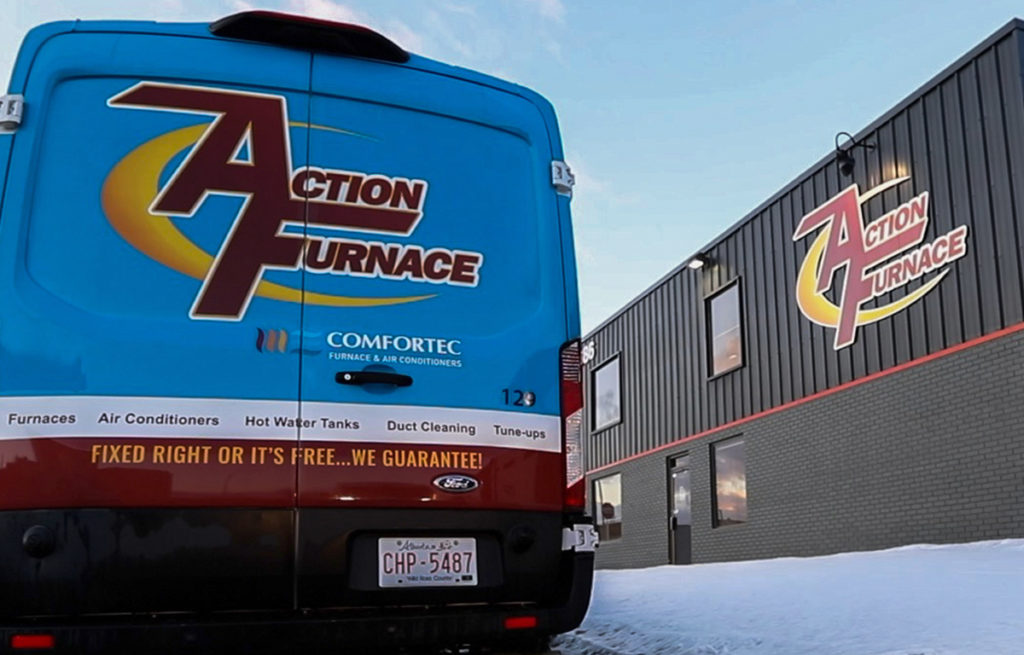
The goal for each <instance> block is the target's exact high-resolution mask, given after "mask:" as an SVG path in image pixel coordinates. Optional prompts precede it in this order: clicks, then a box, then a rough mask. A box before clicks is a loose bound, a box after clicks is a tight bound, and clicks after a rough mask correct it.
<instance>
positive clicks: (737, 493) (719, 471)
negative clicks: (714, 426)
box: [711, 438, 747, 527]
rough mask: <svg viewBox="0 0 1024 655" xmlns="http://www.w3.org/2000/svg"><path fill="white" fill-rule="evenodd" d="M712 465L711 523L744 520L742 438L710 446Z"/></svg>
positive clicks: (745, 489)
mask: <svg viewBox="0 0 1024 655" xmlns="http://www.w3.org/2000/svg"><path fill="white" fill-rule="evenodd" d="M711 453H712V455H711V456H712V457H713V458H714V466H715V519H714V525H715V526H716V527H717V526H720V525H734V524H736V523H746V522H747V461H746V456H745V455H744V452H743V439H739V438H737V439H729V440H727V441H720V442H718V443H716V444H713V445H712V446H711Z"/></svg>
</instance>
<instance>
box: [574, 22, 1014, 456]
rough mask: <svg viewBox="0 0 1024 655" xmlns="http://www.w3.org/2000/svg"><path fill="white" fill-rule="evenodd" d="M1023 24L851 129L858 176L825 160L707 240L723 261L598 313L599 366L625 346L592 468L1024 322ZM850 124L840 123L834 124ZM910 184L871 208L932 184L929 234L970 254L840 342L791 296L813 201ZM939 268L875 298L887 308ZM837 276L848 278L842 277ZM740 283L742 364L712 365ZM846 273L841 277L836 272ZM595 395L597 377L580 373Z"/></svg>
mask: <svg viewBox="0 0 1024 655" xmlns="http://www.w3.org/2000/svg"><path fill="white" fill-rule="evenodd" d="M1020 25H1021V24H1020V23H1015V24H1012V25H1010V26H1007V28H1004V29H1003V30H1001V31H1000V33H998V34H997V35H995V36H993V37H992V38H991V39H989V40H988V41H986V43H985V44H983V45H982V46H979V48H977V49H976V50H975V51H973V52H972V53H970V55H969V56H967V57H965V58H964V59H962V60H960V61H959V62H957V64H955V65H954V66H951V67H950V68H948V69H947V70H946V71H944V72H943V73H942V74H940V75H939V76H938V77H937V78H936V79H935V80H933V81H932V82H930V83H929V84H927V85H925V86H924V87H923V88H922V89H920V90H919V91H918V92H917V93H916V94H915V95H914V96H912V97H911V98H908V99H907V100H906V101H904V102H903V103H901V104H900V105H899V106H897V108H896V109H894V110H892V111H891V112H889V113H888V114H886V115H885V116H883V117H882V118H881V119H879V120H878V121H876V122H875V123H874V124H872V126H871V127H870V128H869V129H867V130H865V131H862V132H861V133H859V134H858V136H859V138H860V139H863V140H866V141H869V142H871V143H873V144H875V146H876V147H875V148H874V149H872V150H862V149H858V150H857V151H856V152H855V157H856V163H855V166H854V173H853V176H852V178H850V177H844V176H842V175H841V174H840V172H839V170H838V166H837V165H836V162H835V159H834V157H827V158H825V159H823V160H822V161H821V162H819V163H818V164H817V165H816V166H815V167H813V168H811V169H810V170H808V171H807V172H806V173H805V174H804V175H802V176H801V177H800V178H798V179H797V180H795V181H794V182H793V183H792V184H791V185H789V186H788V187H787V188H786V189H785V190H784V191H783V192H780V193H779V194H777V195H776V196H775V197H773V198H772V199H770V200H769V201H767V202H766V203H765V204H764V205H762V206H761V207H760V208H758V209H756V210H755V211H754V212H752V213H751V214H750V215H749V216H748V217H747V218H746V219H745V220H744V221H742V222H741V223H740V224H738V225H737V226H735V227H734V228H732V229H731V230H730V231H729V232H728V233H726V235H725V236H723V237H722V238H720V239H719V240H717V241H716V242H714V243H713V244H712V245H711V246H709V247H708V248H707V252H708V253H709V254H710V255H711V256H712V257H713V258H714V260H715V263H714V264H713V265H711V266H706V267H705V268H704V269H702V270H700V271H693V270H690V269H688V268H685V267H681V268H679V269H677V270H676V271H674V272H673V273H672V274H670V275H669V276H667V277H666V278H664V279H663V280H662V281H661V282H660V283H658V284H657V285H656V286H655V287H653V288H652V289H651V290H650V291H649V292H647V293H645V294H643V295H642V296H641V297H640V298H638V299H637V300H636V301H634V302H633V303H632V304H631V305H630V306H628V307H626V308H625V309H624V310H623V311H622V312H620V313H619V314H617V315H616V316H615V317H613V318H612V319H611V320H609V321H608V322H607V323H605V324H604V325H602V326H601V327H600V328H599V329H598V330H596V331H595V332H594V333H593V334H591V335H589V336H588V337H587V339H588V340H589V339H593V340H594V342H595V345H596V356H595V359H594V361H593V362H591V363H590V364H589V365H588V369H589V370H593V369H594V368H596V367H597V366H599V365H600V364H601V363H603V362H605V361H607V360H608V358H610V357H612V356H615V355H616V354H619V356H620V358H621V359H620V363H621V366H622V373H623V374H622V380H623V383H622V389H621V395H622V422H621V423H620V424H618V425H616V426H614V427H611V428H608V429H606V430H603V431H601V432H598V433H592V431H591V429H590V423H591V420H592V416H591V412H592V409H591V410H590V411H588V412H587V416H586V420H587V433H588V443H587V445H588V451H587V452H588V454H587V461H588V465H589V468H591V469H593V468H597V467H600V466H604V465H607V464H610V463H613V462H615V461H618V460H621V459H624V458H627V457H630V456H632V455H636V454H638V453H642V452H646V451H650V450H651V449H654V448H657V447H659V446H661V445H664V444H668V443H671V442H673V441H675V440H678V439H681V438H684V437H687V436H689V435H693V434H696V433H700V432H703V431H706V430H710V429H713V428H715V427H718V426H720V425H723V424H725V423H728V422H731V421H734V420H736V419H739V418H742V417H745V416H750V415H752V414H756V413H758V412H761V411H764V410H767V409H770V408H772V407H778V406H779V405H782V404H785V403H788V402H790V401H793V400H796V399H799V398H802V397H805V396H807V395H809V394H813V393H817V392H820V391H823V390H825V389H828V388H832V387H835V386H837V385H839V384H843V383H845V382H849V381H851V380H855V379H858V378H862V377H864V376H866V375H870V374H872V373H876V372H878V371H881V370H884V369H886V368H889V367H892V366H896V365H898V364H902V363H905V362H908V361H911V360H913V359H915V358H919V357H923V356H926V355H928V354H931V353H934V352H936V351H939V350H942V349H944V348H948V347H950V346H953V345H956V344H960V343H963V342H965V341H969V340H971V339H974V338H976V337H979V336H981V335H983V334H988V333H991V332H993V331H996V330H999V329H1001V328H1004V327H1008V326H1011V325H1014V324H1017V323H1020V322H1021V321H1022V320H1024V243H1022V236H1024V83H1022V78H1021V69H1022V67H1021V58H1022V52H1021V46H1020V43H1021V36H1020V34H1021V29H1020ZM837 127H842V126H837ZM902 176H910V181H908V182H904V183H903V184H900V185H898V186H897V187H895V188H893V189H890V190H888V191H886V192H885V193H884V194H882V195H881V196H878V197H876V198H874V199H872V200H870V201H869V202H867V203H866V204H865V205H864V207H863V211H864V214H865V221H871V220H874V219H876V218H878V217H880V216H882V215H883V214H884V213H885V212H886V211H891V210H892V209H894V208H895V207H896V206H897V205H899V204H900V203H902V202H906V201H907V200H909V199H910V198H912V197H914V196H916V195H917V194H919V193H921V192H922V191H926V190H927V191H928V192H929V203H928V215H929V217H930V222H929V226H928V231H927V232H926V235H925V241H931V240H933V239H934V238H935V237H936V236H938V235H940V234H945V233H946V232H949V231H950V230H952V229H953V228H955V227H957V226H960V225H967V226H968V229H969V234H968V246H967V255H966V256H965V257H963V258H962V259H960V260H959V261H957V262H955V263H954V264H953V265H952V267H951V270H950V273H949V274H948V275H946V276H945V278H944V279H943V280H942V281H941V282H940V283H939V285H938V287H937V288H936V289H934V290H933V291H931V292H930V293H928V294H927V295H925V297H924V299H922V300H920V301H918V302H916V303H914V304H912V305H911V306H910V307H909V308H907V309H905V310H903V311H901V312H899V313H897V314H895V315H893V316H890V317H888V318H886V319H883V320H880V321H877V322H875V323H871V324H868V325H863V326H861V327H859V328H858V331H857V339H856V342H855V343H854V344H853V345H851V346H849V347H847V348H843V349H841V350H839V351H836V350H834V348H833V340H834V337H835V331H834V330H833V329H832V328H825V327H822V326H820V325H817V324H815V323H812V322H811V321H809V320H808V319H807V318H806V317H804V316H803V314H801V313H800V311H799V308H798V307H797V304H796V299H795V296H794V287H795V284H796V274H797V271H798V269H799V266H800V264H801V262H802V261H803V259H804V257H805V256H806V254H807V251H808V247H809V243H810V238H806V239H803V240H801V241H798V242H794V241H793V239H792V236H793V233H794V230H795V229H796V225H797V223H798V222H799V220H800V219H801V217H802V216H804V215H805V214H806V213H807V212H809V211H810V210H812V209H814V208H815V207H817V206H819V205H820V204H821V203H823V202H825V201H826V200H827V199H829V198H830V197H832V196H834V195H835V194H836V193H838V192H840V191H841V190H842V189H844V188H846V187H847V186H849V185H850V184H852V183H854V182H856V183H858V184H859V185H860V189H861V191H862V192H863V191H866V190H867V189H870V188H871V187H874V186H876V185H878V184H880V183H882V182H884V181H888V180H891V179H894V178H897V177H902ZM934 275H935V272H933V273H931V274H929V275H928V276H926V277H924V278H921V279H918V280H915V281H913V282H911V283H909V284H908V285H906V286H904V287H900V288H898V289H896V290H894V291H890V292H888V293H886V294H885V295H883V296H881V297H880V298H878V299H877V300H876V301H871V302H869V303H868V304H867V305H865V306H866V307H870V306H874V304H876V303H877V304H878V305H881V304H885V303H888V302H892V301H894V300H897V299H899V298H902V297H903V296H905V295H906V294H907V293H908V292H910V291H913V290H914V289H918V288H920V287H921V286H922V285H923V284H925V283H926V282H927V281H928V280H930V279H931V277H932V276H934ZM837 277H840V276H837ZM736 279H739V280H740V285H741V287H740V302H741V307H742V314H743V318H742V320H743V336H742V339H743V344H744V353H743V357H744V361H745V363H744V365H743V367H742V368H739V369H737V370H735V371H732V372H729V373H726V374H724V375H721V376H718V377H710V376H709V368H708V341H707V332H706V325H707V323H706V317H705V311H706V301H707V298H708V296H709V295H710V294H713V293H715V292H716V291H718V290H719V289H721V288H722V287H723V286H724V285H727V284H730V283H732V282H733V281H735V280H736ZM837 284H838V282H837ZM585 380H586V385H587V394H588V395H587V396H586V397H587V399H588V402H589V401H591V400H592V397H591V395H590V394H591V393H592V389H591V388H590V385H591V382H592V381H591V379H590V376H589V375H587V376H586V377H585Z"/></svg>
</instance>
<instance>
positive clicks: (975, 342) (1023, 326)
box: [587, 323, 1024, 475]
mask: <svg viewBox="0 0 1024 655" xmlns="http://www.w3.org/2000/svg"><path fill="white" fill-rule="evenodd" d="M1021 330H1024V323H1017V324H1016V325H1011V326H1010V327H1007V328H1003V329H1002V330H998V331H996V332H992V333H990V334H986V335H985V336H982V337H978V338H977V339H971V340H970V341H965V342H963V343H961V344H957V345H955V346H950V347H949V348H946V349H945V350H940V351H938V352H934V353H932V354H930V355H925V356H924V357H921V358H920V359H915V360H912V361H909V362H906V363H903V364H899V365H897V366H893V367H892V368H887V369H885V370H884V371H879V372H877V373H872V374H871V375H866V376H864V377H862V378H859V379H856V380H851V381H850V382H846V383H844V384H841V385H839V386H838V387H833V388H831V389H825V390H824V391H819V392H818V393H815V394H811V395H810V396H804V397H803V398H800V399H798V400H794V401H792V402H788V403H786V404H784V405H779V406H778V407H772V408H771V409H766V410H764V411H763V412H758V413H757V414H751V415H750V416H744V417H743V418H740V419H736V420H735V421H731V422H729V423H725V424H723V425H720V426H718V427H715V428H711V429H709V430H704V431H703V432H698V433H696V434H692V435H690V436H688V437H682V438H681V439H676V440H675V441H672V442H669V443H667V444H664V445H661V446H658V447H657V448H651V449H649V450H645V451H643V452H641V453H637V454H636V455H630V456H629V457H625V458H623V459H619V460H616V461H614V462H611V463H610V464H604V465H603V466H599V467H597V468H595V469H592V470H590V471H587V475H591V474H593V473H598V472H600V471H604V470H607V469H610V468H612V467H615V466H619V465H620V464H625V463H626V462H631V461H633V460H634V459H640V458H641V457H646V456H647V455H651V454H653V453H656V452H659V451H662V450H667V449H669V448H675V447H677V446H680V445H682V444H685V443H689V442H691V441H695V440H697V439H700V438H702V437H706V436H708V435H711V434H714V433H716V432H722V431H725V430H731V429H733V428H735V427H738V426H740V425H743V424H744V423H749V422H750V421H753V420H756V419H759V418H764V417H765V416H770V415H772V414H775V413H778V412H781V411H784V410H787V409H792V408H793V407H796V406H798V405H803V404H804V403H809V402H811V401H812V400H817V399H818V398H824V397H825V396H831V395H832V394H834V393H839V392H840V391H844V390H846V389H851V388H853V387H856V386H858V385H861V384H864V383H866V382H870V381H872V380H877V379H878V378H883V377H885V376H887V375H892V374H894V373H899V372H900V371H903V370H906V369H909V368H913V367H915V366H919V365H921V364H925V363H927V362H930V361H932V360H935V359H939V358H940V357H945V356H947V355H952V354H954V353H958V352H960V351H961V350H967V349H968V348H972V347H974V346H980V345H981V344H983V343H987V342H989V341H994V340H996V339H998V338H1000V337H1005V336H1007V335H1009V334H1013V333H1014V332H1020V331H1021Z"/></svg>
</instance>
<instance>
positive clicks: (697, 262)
mask: <svg viewBox="0 0 1024 655" xmlns="http://www.w3.org/2000/svg"><path fill="white" fill-rule="evenodd" d="M712 262H714V260H713V259H711V255H708V254H706V253H703V252H699V253H697V254H696V255H694V256H693V258H692V259H691V260H690V261H688V262H686V265H687V266H688V267H689V268H691V269H692V270H695V271H698V270H700V269H702V268H704V267H705V266H707V265H710V264H711V263H712Z"/></svg>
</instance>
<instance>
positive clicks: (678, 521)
mask: <svg viewBox="0 0 1024 655" xmlns="http://www.w3.org/2000/svg"><path fill="white" fill-rule="evenodd" d="M670 467H671V470H670V478H669V479H670V485H669V490H670V493H671V499H670V502H671V508H672V515H671V517H669V530H670V534H669V541H670V543H671V548H672V563H673V564H689V563H690V562H692V561H693V558H692V554H691V552H690V532H691V528H692V525H693V520H692V515H691V513H690V456H689V455H680V456H679V457H674V458H673V459H672V461H671V464H670Z"/></svg>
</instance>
